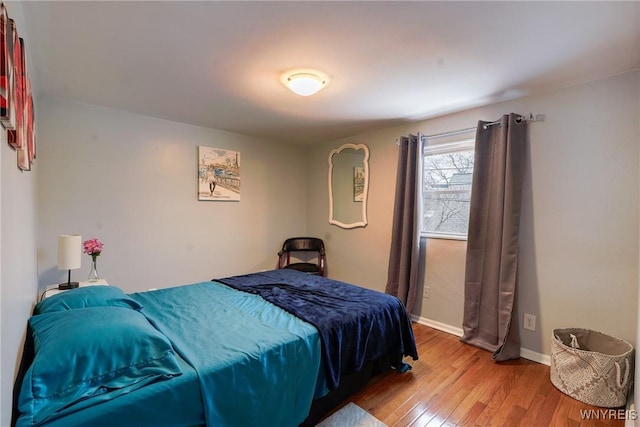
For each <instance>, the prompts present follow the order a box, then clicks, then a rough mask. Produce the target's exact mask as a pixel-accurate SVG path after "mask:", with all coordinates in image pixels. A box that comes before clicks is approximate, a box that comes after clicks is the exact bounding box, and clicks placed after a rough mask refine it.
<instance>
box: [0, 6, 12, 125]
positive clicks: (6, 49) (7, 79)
mask: <svg viewBox="0 0 640 427" xmlns="http://www.w3.org/2000/svg"><path fill="white" fill-rule="evenodd" d="M13 26H15V23H13ZM12 45H13V31H12V23H11V21H10V20H9V15H8V14H7V8H6V7H5V5H4V3H0V123H1V124H2V126H3V127H4V128H5V129H14V128H15V106H14V101H13V100H12V99H11V96H10V95H11V92H12V86H13V84H14V81H13V46H12Z"/></svg>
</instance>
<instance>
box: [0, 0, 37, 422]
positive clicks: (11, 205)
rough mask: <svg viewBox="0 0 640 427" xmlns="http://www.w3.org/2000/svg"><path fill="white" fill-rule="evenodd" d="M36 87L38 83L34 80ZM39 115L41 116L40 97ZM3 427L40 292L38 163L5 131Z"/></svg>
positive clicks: (12, 6)
mask: <svg viewBox="0 0 640 427" xmlns="http://www.w3.org/2000/svg"><path fill="white" fill-rule="evenodd" d="M6 7H7V11H8V13H9V16H10V17H11V18H12V19H14V20H15V21H16V26H17V28H18V31H19V32H20V36H21V37H24V39H25V43H26V46H27V54H28V46H29V37H28V33H27V27H26V26H25V22H24V18H23V16H22V5H21V4H20V3H18V2H8V3H6ZM32 83H33V84H34V85H35V84H36V82H35V81H32ZM34 101H35V103H36V105H35V108H36V117H37V116H38V114H37V112H38V106H37V99H36V100H34ZM0 146H1V147H0V164H1V170H0V259H1V262H0V426H8V425H9V423H10V420H11V405H12V389H13V382H14V379H15V375H16V373H17V368H18V364H19V356H20V354H22V347H23V345H24V338H25V333H26V324H27V320H28V318H29V316H30V314H31V309H32V306H33V303H34V301H35V299H36V291H37V270H36V241H37V236H36V213H37V209H36V193H35V190H36V180H37V173H38V163H37V162H36V163H35V165H34V166H33V168H32V171H31V172H22V171H20V170H19V169H18V167H17V165H16V152H15V151H14V150H13V149H11V148H10V147H9V145H8V144H7V136H6V132H4V131H0Z"/></svg>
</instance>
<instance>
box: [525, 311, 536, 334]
mask: <svg viewBox="0 0 640 427" xmlns="http://www.w3.org/2000/svg"><path fill="white" fill-rule="evenodd" d="M524 328H525V329H528V330H529V331H535V330H536V316H535V315H533V314H529V313H525V314H524Z"/></svg>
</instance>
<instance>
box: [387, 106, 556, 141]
mask: <svg viewBox="0 0 640 427" xmlns="http://www.w3.org/2000/svg"><path fill="white" fill-rule="evenodd" d="M544 119H545V115H544V114H536V115H535V116H534V115H533V114H532V113H527V114H523V115H521V116H520V118H519V119H516V123H521V122H544ZM500 122H501V121H500V120H496V121H495V122H490V123H487V124H485V125H484V126H483V127H484V128H485V129H486V128H488V127H489V126H494V125H499V124H500ZM476 129H477V127H472V128H466V129H459V130H454V131H450V132H442V133H436V134H433V135H424V137H425V138H427V139H429V138H441V137H443V136H453V135H459V134H461V133H467V132H471V131H474V130H476ZM396 145H400V139H399V138H398V139H396Z"/></svg>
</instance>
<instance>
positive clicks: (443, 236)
mask: <svg viewBox="0 0 640 427" xmlns="http://www.w3.org/2000/svg"><path fill="white" fill-rule="evenodd" d="M420 237H421V238H424V239H442V240H461V241H465V242H466V241H467V240H468V239H467V236H461V235H459V234H446V233H424V232H422V233H420Z"/></svg>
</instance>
